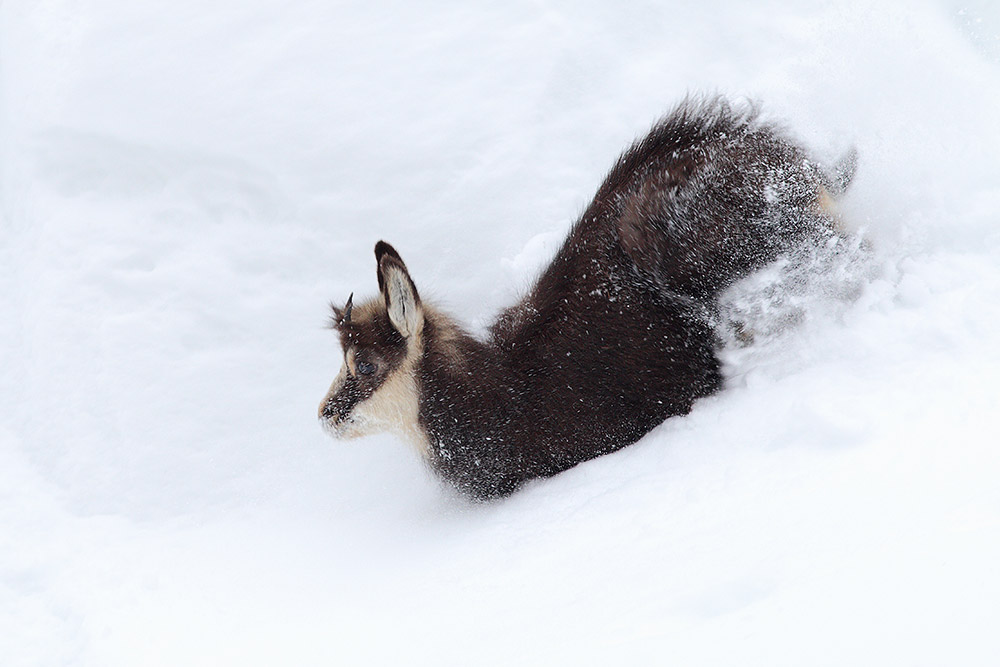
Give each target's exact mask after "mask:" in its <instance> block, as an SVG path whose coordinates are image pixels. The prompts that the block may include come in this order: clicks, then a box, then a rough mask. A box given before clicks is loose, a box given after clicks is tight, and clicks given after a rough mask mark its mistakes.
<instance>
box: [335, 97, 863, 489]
mask: <svg viewBox="0 0 1000 667" xmlns="http://www.w3.org/2000/svg"><path fill="white" fill-rule="evenodd" d="M853 164H854V160H853V155H851V156H849V157H848V158H847V159H846V160H844V161H842V163H841V166H840V167H839V168H838V169H834V170H831V171H824V170H822V169H820V168H819V167H818V166H817V165H816V164H815V163H814V162H812V161H810V160H809V159H808V158H807V156H806V154H805V152H804V150H803V149H802V148H800V147H798V146H797V145H795V144H794V143H792V142H791V141H790V140H789V139H787V138H786V137H785V136H784V135H783V134H782V133H781V132H780V131H779V130H778V129H777V128H776V127H775V126H773V125H770V124H767V123H765V122H762V121H761V120H760V119H759V117H758V114H757V112H756V110H755V109H754V108H752V107H748V108H734V107H733V106H731V105H730V104H728V103H727V102H726V101H724V100H721V99H713V100H708V101H702V102H692V101H687V102H685V103H682V104H681V105H680V106H679V107H678V108H677V109H676V110H674V111H673V113H671V114H669V115H668V116H666V117H665V118H664V119H663V120H661V121H660V122H659V123H658V124H657V125H656V126H655V127H654V128H653V130H652V131H651V132H650V133H649V135H648V136H646V137H645V138H644V139H642V140H641V141H638V142H637V143H635V144H634V145H633V146H632V147H631V148H629V149H628V150H627V151H626V152H625V153H624V154H623V155H622V156H621V157H620V158H619V159H618V162H617V163H616V164H615V166H614V168H613V169H612V170H611V173H610V174H609V175H608V177H607V179H606V180H605V181H604V183H603V185H601V187H600V189H599V190H598V191H597V195H596V196H595V197H594V199H593V201H592V202H591V203H590V205H589V206H588V207H587V209H586V211H585V212H584V213H583V215H582V217H581V218H580V219H579V220H578V221H577V222H576V224H575V225H574V226H573V228H572V229H571V230H570V233H569V237H568V238H567V239H566V241H565V243H563V245H562V248H560V250H559V252H558V253H557V254H556V256H555V258H554V259H553V260H552V263H551V264H550V265H549V266H548V267H547V268H546V269H545V270H544V271H543V272H542V274H541V276H540V277H539V278H538V280H537V282H536V283H535V285H534V287H533V288H532V289H531V291H530V292H529V293H528V294H527V295H526V296H525V297H524V298H523V299H522V300H521V301H520V302H519V303H517V304H516V305H514V306H512V307H511V308H508V309H507V310H506V311H504V312H503V313H501V314H500V316H499V318H498V319H497V321H496V322H495V323H494V324H493V326H492V327H491V328H490V330H489V335H488V336H487V337H486V339H485V340H479V339H477V338H475V337H473V336H471V335H470V334H468V333H466V331H464V330H463V329H462V328H461V327H460V326H459V325H458V324H457V323H456V322H455V321H454V320H452V319H451V318H449V317H448V316H446V315H444V314H442V313H441V312H439V311H438V310H436V309H434V308H433V307H432V306H431V305H430V304H428V303H426V302H425V301H423V300H422V299H421V298H420V295H419V292H418V291H417V287H416V284H415V283H414V281H413V279H412V278H411V277H410V274H409V272H408V271H407V268H406V265H405V264H404V263H403V260H402V258H401V257H400V255H399V253H397V252H396V250H395V249H394V248H393V247H392V246H391V245H389V244H388V243H385V242H384V241H379V242H378V243H377V244H376V246H375V261H376V264H377V267H378V268H377V276H378V286H379V296H377V297H376V298H374V299H371V300H369V301H366V302H364V303H359V304H357V305H354V304H353V294H352V295H351V298H349V299H348V300H347V304H346V306H344V307H343V308H338V307H333V312H334V314H333V326H334V328H335V329H336V330H337V331H338V332H339V334H340V343H341V346H342V347H343V352H344V365H343V368H342V369H341V371H340V374H339V375H338V376H337V378H336V379H335V380H334V382H333V385H332V386H331V387H330V391H329V393H328V394H327V395H326V397H324V399H323V401H322V403H321V404H320V408H319V414H320V419H321V421H322V423H323V425H324V426H325V428H326V429H327V430H328V431H329V432H330V433H331V434H332V435H333V436H335V437H338V438H352V437H357V436H361V435H367V434H370V433H375V432H379V431H385V430H389V431H393V432H396V433H397V434H399V435H400V436H402V437H404V438H405V439H407V440H409V441H411V442H412V443H413V444H414V445H415V446H416V448H417V449H418V451H419V452H420V453H421V454H422V455H423V457H424V458H425V459H426V460H427V461H428V462H429V464H430V465H431V467H432V468H433V469H434V470H435V471H437V473H439V474H440V476H441V477H443V478H444V479H445V480H447V481H448V482H450V483H451V484H453V485H454V486H455V487H457V488H458V489H459V490H461V491H462V492H464V493H465V494H467V495H469V496H472V497H475V498H493V497H497V496H503V495H506V494H509V493H511V492H512V491H514V490H515V489H517V488H518V486H520V485H521V484H522V483H524V482H525V481H526V480H529V479H532V478H536V477H547V476H550V475H554V474H556V473H558V472H560V471H562V470H565V469H567V468H569V467H571V466H574V465H576V464H577V463H580V462H581V461H585V460H587V459H592V458H594V457H597V456H600V455H602V454H606V453H608V452H612V451H615V450H617V449H620V448H622V447H624V446H626V445H629V444H631V443H633V442H635V441H636V440H638V439H639V438H641V437H642V436H643V435H645V434H646V433H648V432H649V431H650V430H651V429H652V428H654V427H655V426H656V425H658V424H660V423H661V422H663V420H665V419H666V418H668V417H671V416H674V415H683V414H685V413H687V412H688V411H690V410H691V406H692V404H693V403H694V401H695V400H697V399H698V398H700V397H702V396H707V395H709V394H711V393H713V392H715V391H716V390H718V389H719V388H720V386H721V384H722V376H721V374H720V363H719V360H718V358H717V357H716V345H717V342H716V338H715V336H714V334H713V327H712V324H711V322H710V320H711V313H712V310H713V307H714V305H715V303H716V299H717V296H718V294H719V293H720V292H721V291H722V290H723V289H724V288H726V287H727V286H729V285H730V284H732V283H733V282H734V281H736V280H738V279H739V278H741V277H743V276H745V275H747V274H748V273H750V272H751V271H753V270H755V269H757V268H759V267H761V266H763V265H764V264H766V263H769V262H771V261H772V260H774V259H775V258H777V257H778V256H779V255H780V254H781V253H783V252H786V251H789V250H791V249H793V248H794V247H796V246H797V245H801V244H803V243H807V242H813V243H817V242H820V241H823V240H824V239H826V238H829V237H830V236H831V235H833V234H835V233H837V232H836V230H835V224H834V215H833V212H832V199H831V197H832V196H836V195H838V194H840V193H841V192H842V191H843V190H844V189H845V188H846V187H847V184H848V183H849V181H850V178H851V176H852V175H853Z"/></svg>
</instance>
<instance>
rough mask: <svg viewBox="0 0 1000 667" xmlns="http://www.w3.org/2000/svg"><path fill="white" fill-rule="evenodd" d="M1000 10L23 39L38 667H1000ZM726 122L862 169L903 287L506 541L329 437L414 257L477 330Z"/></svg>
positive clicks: (399, 468)
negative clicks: (653, 176)
mask: <svg viewBox="0 0 1000 667" xmlns="http://www.w3.org/2000/svg"><path fill="white" fill-rule="evenodd" d="M998 45H1000V10H998V9H997V7H996V5H995V3H991V2H988V1H987V0H981V1H979V2H948V1H943V2H937V3H935V2H902V1H901V0H898V1H894V0H889V1H887V2H884V3H878V4H877V5H871V4H870V3H863V2H846V3H836V4H827V3H815V4H810V3H797V2H790V1H789V0H773V1H772V2H768V3H765V4H764V5H754V6H752V7H751V6H749V5H744V4H743V3H732V2H725V1H723V2H706V3H700V4H697V5H684V6H668V5H658V4H655V3H643V2H630V3H606V4H604V3H597V2H587V3H569V2H544V3H538V2H512V3H505V4H504V5H502V6H499V5H497V6H490V7H486V6H483V7H477V6H472V5H468V4H461V3H447V2H441V3H435V4H433V5H424V4H419V3H401V2H399V3H395V2H390V3H368V4H362V3H334V4H330V3H319V2H296V3H286V2H281V3H279V2H275V1H274V0H250V1H246V0H244V1H243V2H232V1H224V0H219V1H217V2H212V3H208V4H206V3H195V2H191V1H190V0H179V1H177V2H172V3H126V2H121V1H120V0H83V1H82V2H79V1H77V2H72V1H70V0H45V1H39V0H21V1H18V2H6V3H3V4H0V216H2V217H0V230H2V231H0V294H2V297H0V315H2V317H0V398H2V400H3V405H4V409H3V411H2V412H0V656H3V658H2V662H3V664H4V665H70V664H72V665H135V664H142V665H158V664H162V665H177V664H185V665H224V664H232V665H237V664H238V665H253V664H262V665H271V664H295V665H321V664H322V665H329V664H434V665H441V664H444V665H448V664H453V665H465V664H498V665H499V664H511V663H513V662H514V661H517V662H519V663H525V664H561V663H568V662H575V663H579V664H607V663H616V664H637V663H654V662H655V663H659V662H671V663H676V664H688V665H732V664H742V665H802V664H809V665H844V664H852V665H886V664H914V665H916V664H927V665H940V664H961V665H994V664H997V662H998V660H1000V638H998V636H997V633H996V627H997V625H998V623H1000V608H998V606H997V602H996V601H997V600H998V599H1000V569H998V568H997V567H996V563H997V562H998V561H1000V485H998V484H997V479H998V478H1000V450H998V448H997V446H996V445H997V443H998V442H1000V417H998V416H997V408H998V403H1000V400H998V395H1000V393H998V391H997V380H996V378H997V377H998V375H1000V345H998V344H997V340H998V339H997V335H996V328H997V325H998V324H1000V212H998V211H1000V185H998V184H1000V162H998V160H997V158H996V156H997V155H998V154H1000V132H998V130H997V122H996V119H997V118H1000V55H998V54H1000V46H998ZM689 91H723V92H725V93H726V94H728V95H731V96H734V97H739V96H743V95H747V96H751V97H753V98H755V99H759V100H761V101H762V102H763V103H764V109H765V111H766V113H767V114H768V115H769V116H772V117H775V118H781V119H784V120H785V121H786V122H787V125H788V127H789V128H790V129H791V130H792V131H793V132H794V133H795V134H796V135H797V136H799V137H801V138H802V140H803V141H804V142H805V143H807V144H808V145H810V146H813V147H815V148H816V150H817V152H818V153H819V154H820V155H821V156H823V157H825V158H828V159H831V160H832V159H834V158H835V157H836V156H837V155H839V154H840V153H841V152H842V151H843V150H845V149H846V148H847V147H848V146H849V145H855V146H857V148H858V151H859V154H860V166H859V171H858V175H857V177H856V180H855V182H854V184H853V186H852V189H851V190H850V191H849V193H848V195H847V196H846V197H845V199H844V201H843V213H844V216H845V219H846V220H847V221H848V222H849V223H850V224H852V225H853V226H855V227H857V228H860V229H862V230H863V232H864V234H865V237H866V238H867V239H869V241H870V243H871V246H872V250H871V252H870V254H868V255H866V254H865V252H864V251H863V249H858V251H857V253H856V255H854V256H852V258H851V259H850V261H847V262H841V263H837V262H833V263H831V262H825V263H824V262H819V263H818V264H816V265H810V266H812V267H813V268H815V266H818V265H822V266H824V267H825V268H826V269H827V270H826V271H824V272H819V271H816V270H810V271H807V272H805V273H804V274H803V273H802V272H801V271H799V273H796V272H795V270H794V269H788V270H785V269H783V268H782V267H780V266H778V267H771V268H769V269H766V270H765V271H764V272H763V273H762V274H761V275H759V276H755V277H753V278H752V279H750V280H748V281H747V282H746V283H744V284H742V285H740V286H739V287H738V288H736V290H735V291H734V292H731V293H730V294H729V295H727V308H729V309H730V310H729V312H731V313H734V314H739V315H741V316H746V317H748V318H750V319H751V320H752V321H753V322H754V324H755V326H756V329H757V330H758V332H760V335H758V336H757V337H756V338H755V339H754V342H753V343H752V344H751V345H749V346H740V345H739V344H737V343H736V342H735V341H731V342H730V344H729V345H728V346H727V348H726V349H725V350H724V352H723V357H724V359H725V361H726V374H727V378H728V379H727V386H726V389H725V390H724V391H723V392H721V393H719V394H718V395H716V396H713V397H710V398H708V399H705V400H703V401H700V402H699V403H698V405H697V406H696V408H695V409H694V411H693V412H692V413H691V414H690V415H689V416H686V417H684V418H676V419H672V420H669V421H668V422H666V423H664V424H663V425H662V426H660V427H659V428H657V429H656V430H655V431H654V432H653V433H651V434H650V435H649V436H648V437H646V438H644V439H643V440H642V441H641V442H639V443H637V444H636V445H634V446H632V447H630V448H627V449H626V450H623V451H621V452H619V453H616V454H614V455H611V456H607V457H603V458H601V459H598V460H594V461H590V462H588V463H585V464H583V465H581V466H578V467H577V468H574V469H572V470H570V471H568V472H566V473H563V474H561V475H559V476H557V477H556V478H553V479H549V480H544V481H539V482H535V483H532V484H530V485H529V486H528V487H527V488H525V489H524V490H522V491H520V492H519V493H517V494H516V495H514V496H513V497H511V498H509V499H507V500H505V501H502V502H497V503H492V504H488V505H470V504H469V503H467V502H466V501H463V500H461V499H460V498H457V497H455V496H454V495H453V494H452V493H450V492H448V491H447V490H446V489H443V488H442V487H440V486H439V485H438V483H437V482H436V481H435V480H434V479H433V477H432V476H431V475H430V474H429V473H428V472H427V471H426V470H425V469H424V468H423V467H422V465H421V464H420V463H419V461H418V460H417V457H416V455H415V454H414V453H413V452H411V451H409V450H408V449H407V448H406V446H405V445H404V444H403V443H401V442H399V441H397V440H395V439H393V438H391V437H389V436H386V437H376V438H369V439H365V440H360V441H355V442H348V443H343V442H333V441H331V440H329V439H328V438H327V437H326V436H325V435H324V433H323V432H322V430H321V429H320V428H319V426H318V424H317V422H316V419H315V411H316V405H317V404H318V401H319V399H320V398H321V396H322V395H323V393H324V392H325V390H326V387H327V386H328V384H329V382H330V381H331V380H332V379H333V377H334V375H335V374H336V372H337V370H338V368H339V364H340V359H339V358H338V346H337V344H336V341H335V339H334V337H333V335H332V334H331V333H330V332H329V331H327V330H325V329H324V326H323V325H324V320H325V318H326V317H327V309H326V303H327V301H329V300H331V299H333V300H337V301H342V300H344V299H346V297H347V295H348V294H349V293H350V292H352V291H354V292H356V293H357V295H358V297H359V298H361V297H362V296H363V295H364V294H365V293H368V294H370V293H373V292H374V291H375V289H376V287H375V276H374V261H373V255H372V247H373V245H374V243H375V241H376V240H378V239H380V238H385V239H386V240H388V241H390V242H391V243H393V244H394V245H395V246H396V248H397V249H399V250H400V252H401V254H402V255H403V257H404V258H405V260H406V262H407V265H408V267H409V269H410V271H411V273H412V275H413V276H414V278H415V280H416V281H417V284H418V288H419V289H420V290H421V295H422V296H423V297H424V298H430V299H432V300H436V301H437V302H438V303H439V304H440V305H441V306H442V307H444V308H446V309H448V310H449V311H451V312H453V313H455V314H456V315H458V316H460V317H461V318H462V319H463V320H465V321H466V322H469V323H470V325H471V326H473V327H475V328H481V327H482V326H484V325H485V324H486V323H487V322H489V320H490V318H491V316H492V315H493V314H494V313H495V312H496V310H497V309H498V308H500V307H502V306H503V305H505V304H508V303H510V302H511V301H512V300H513V299H514V298H516V295H517V294H518V293H520V292H521V291H522V290H523V289H524V288H525V286H526V285H528V284H529V283H530V281H531V278H532V276H533V275H534V274H535V272H536V271H537V270H538V269H539V268H540V267H541V266H543V265H544V263H545V261H547V259H548V258H549V257H550V256H551V254H552V253H553V252H554V250H555V248H556V247H557V246H558V243H559V241H560V239H561V238H562V235H563V234H564V233H565V231H566V230H567V228H568V226H569V225H570V224H571V223H572V221H573V219H574V217H575V216H576V215H577V214H578V213H579V212H580V211H582V210H583V207H584V206H585V205H586V203H587V201H588V199H589V197H590V196H592V194H593V192H594V190H595V189H596V187H597V185H598V184H599V183H600V181H601V179H602V177H603V175H604V173H605V171H606V170H607V169H608V168H610V166H611V164H612V162H613V160H614V158H615V157H616V156H617V154H618V152H619V151H620V150H621V149H622V148H623V147H624V146H626V145H627V144H628V143H629V142H630V141H631V140H632V139H633V138H634V137H636V136H638V135H641V134H642V133H643V132H644V131H645V130H646V129H647V128H648V127H649V126H650V124H651V123H652V122H653V121H654V120H655V119H656V118H657V117H658V115H659V114H661V113H663V112H665V111H666V110H667V109H669V108H670V107H671V106H672V105H673V104H674V103H675V102H676V101H678V100H679V99H680V98H681V97H682V96H683V95H684V94H685V93H687V92H689Z"/></svg>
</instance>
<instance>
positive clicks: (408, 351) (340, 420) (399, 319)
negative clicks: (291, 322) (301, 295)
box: [319, 241, 424, 438]
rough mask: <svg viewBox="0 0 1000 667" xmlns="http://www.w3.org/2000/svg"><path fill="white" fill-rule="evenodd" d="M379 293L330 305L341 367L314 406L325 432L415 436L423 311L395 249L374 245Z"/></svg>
mask: <svg viewBox="0 0 1000 667" xmlns="http://www.w3.org/2000/svg"><path fill="white" fill-rule="evenodd" d="M375 261H376V263H377V265H378V269H377V275H378V287H379V296H377V297H375V298H374V299H371V300H369V301H366V302H364V303H360V304H357V305H354V295H353V294H351V296H350V297H348V299H347V304H346V305H345V306H344V307H343V308H337V307H336V306H332V308H333V319H332V325H333V328H334V329H336V330H337V332H338V333H339V334H340V344H341V347H342V348H343V350H344V365H343V367H342V368H341V369H340V374H339V375H337V377H336V379H334V381H333V384H332V385H331V386H330V391H329V392H327V394H326V396H325V397H324V398H323V401H322V402H321V403H320V405H319V418H320V420H321V421H322V423H323V426H324V427H325V428H326V429H327V431H329V432H330V434H331V435H333V436H334V437H337V438H356V437H359V436H362V435H369V434H372V433H378V432H381V431H387V430H391V431H395V432H397V433H399V434H401V435H403V436H408V437H411V438H412V437H415V436H416V434H417V433H418V426H417V385H416V378H415V375H414V370H415V367H416V363H417V361H418V360H419V358H420V355H421V354H422V352H423V328H424V311H423V307H422V306H421V303H420V296H419V295H418V294H417V288H416V286H414V284H413V280H412V279H411V278H410V274H409V272H408V271H407V270H406V265H405V264H404V263H403V260H402V258H400V256H399V253H397V252H396V250H395V249H394V248H393V247H392V246H391V245H389V244H388V243H386V242H385V241H379V242H378V243H377V244H375Z"/></svg>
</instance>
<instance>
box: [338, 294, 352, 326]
mask: <svg viewBox="0 0 1000 667" xmlns="http://www.w3.org/2000/svg"><path fill="white" fill-rule="evenodd" d="M352 308H354V292H351V296H349V297H347V305H346V306H344V316H343V317H342V318H341V322H343V323H344V324H350V322H351V309H352Z"/></svg>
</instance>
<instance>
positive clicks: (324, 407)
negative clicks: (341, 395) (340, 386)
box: [319, 398, 337, 419]
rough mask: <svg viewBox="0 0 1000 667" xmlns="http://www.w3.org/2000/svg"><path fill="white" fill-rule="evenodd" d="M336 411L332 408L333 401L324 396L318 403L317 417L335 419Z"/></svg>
mask: <svg viewBox="0 0 1000 667" xmlns="http://www.w3.org/2000/svg"><path fill="white" fill-rule="evenodd" d="M336 417H337V411H336V410H334V408H333V401H332V400H330V399H328V398H324V399H323V402H322V403H320V404H319V418H320V419H336Z"/></svg>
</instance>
